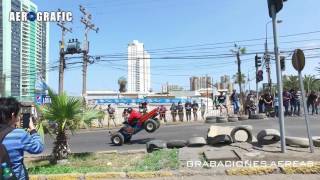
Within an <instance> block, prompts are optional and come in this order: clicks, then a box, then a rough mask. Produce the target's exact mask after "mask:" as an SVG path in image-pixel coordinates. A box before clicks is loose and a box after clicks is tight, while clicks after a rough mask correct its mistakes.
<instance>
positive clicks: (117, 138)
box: [111, 133, 124, 146]
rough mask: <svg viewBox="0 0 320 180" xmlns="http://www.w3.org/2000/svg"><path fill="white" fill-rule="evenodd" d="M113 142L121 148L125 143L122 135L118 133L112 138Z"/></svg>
mask: <svg viewBox="0 0 320 180" xmlns="http://www.w3.org/2000/svg"><path fill="white" fill-rule="evenodd" d="M111 142H112V144H114V145H116V146H121V145H123V143H124V137H123V135H122V134H120V133H116V134H114V135H112V136H111Z"/></svg>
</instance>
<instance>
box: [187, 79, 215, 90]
mask: <svg viewBox="0 0 320 180" xmlns="http://www.w3.org/2000/svg"><path fill="white" fill-rule="evenodd" d="M211 86H212V81H211V77H209V76H203V77H195V76H193V77H190V90H191V91H196V90H199V89H206V88H211Z"/></svg>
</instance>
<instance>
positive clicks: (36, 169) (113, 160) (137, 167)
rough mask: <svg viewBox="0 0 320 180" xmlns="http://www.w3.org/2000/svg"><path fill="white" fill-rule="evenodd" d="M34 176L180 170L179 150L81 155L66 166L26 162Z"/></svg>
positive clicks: (43, 162)
mask: <svg viewBox="0 0 320 180" xmlns="http://www.w3.org/2000/svg"><path fill="white" fill-rule="evenodd" d="M26 165H27V167H28V171H29V173H30V174H31V175H32V174H64V173H92V172H129V171H130V172H131V171H133V172H147V171H159V170H175V169H178V168H179V160H178V151H177V150H160V151H155V152H153V153H149V154H79V155H72V156H71V157H70V158H69V160H68V161H67V162H66V163H64V164H56V165H52V164H50V163H49V161H47V160H43V161H30V162H26Z"/></svg>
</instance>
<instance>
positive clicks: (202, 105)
mask: <svg viewBox="0 0 320 180" xmlns="http://www.w3.org/2000/svg"><path fill="white" fill-rule="evenodd" d="M206 108H207V107H206V105H205V104H204V102H203V101H202V100H201V107H200V111H201V118H202V120H204V114H205V113H206Z"/></svg>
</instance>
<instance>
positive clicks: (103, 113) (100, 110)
mask: <svg viewBox="0 0 320 180" xmlns="http://www.w3.org/2000/svg"><path fill="white" fill-rule="evenodd" d="M99 113H100V115H101V116H100V117H99V118H98V127H99V128H103V120H104V117H105V112H104V110H103V109H102V107H101V106H100V107H99Z"/></svg>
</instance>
